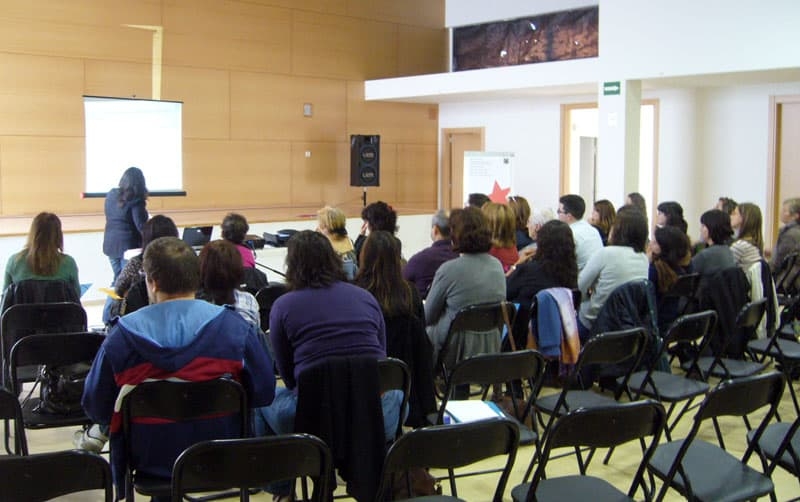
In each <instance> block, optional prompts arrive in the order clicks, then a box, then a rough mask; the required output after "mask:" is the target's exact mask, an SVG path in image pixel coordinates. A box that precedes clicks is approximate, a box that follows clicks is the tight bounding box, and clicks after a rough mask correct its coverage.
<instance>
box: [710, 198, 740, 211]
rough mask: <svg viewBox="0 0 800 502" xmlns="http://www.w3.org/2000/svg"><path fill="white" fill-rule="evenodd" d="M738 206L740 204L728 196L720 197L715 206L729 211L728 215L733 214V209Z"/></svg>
mask: <svg viewBox="0 0 800 502" xmlns="http://www.w3.org/2000/svg"><path fill="white" fill-rule="evenodd" d="M736 206H738V204H737V203H736V201H735V200H733V199H731V198H728V197H720V198H719V199H718V200H717V203H716V205H715V206H714V209H719V210H720V211H725V212H726V213H728V215H731V214H733V210H734V209H736Z"/></svg>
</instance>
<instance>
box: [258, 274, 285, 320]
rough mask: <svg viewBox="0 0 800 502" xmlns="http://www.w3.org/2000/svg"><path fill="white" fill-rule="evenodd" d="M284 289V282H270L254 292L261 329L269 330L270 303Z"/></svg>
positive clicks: (283, 291) (282, 292)
mask: <svg viewBox="0 0 800 502" xmlns="http://www.w3.org/2000/svg"><path fill="white" fill-rule="evenodd" d="M286 291H287V288H286V284H283V283H280V282H270V283H269V284H268V285H267V286H265V287H263V288H261V289H259V290H258V292H256V294H255V297H256V301H257V302H258V313H259V315H260V316H261V329H262V330H263V331H265V332H269V313H270V311H271V310H272V304H273V303H275V300H277V299H278V298H279V297H280V296H281V295H282V294H284V293H286Z"/></svg>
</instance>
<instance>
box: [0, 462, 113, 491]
mask: <svg viewBox="0 0 800 502" xmlns="http://www.w3.org/2000/svg"><path fill="white" fill-rule="evenodd" d="M0 478H2V479H3V482H2V483H0V500H25V501H27V502H39V501H45V500H53V499H56V498H58V497H61V496H64V495H67V494H70V493H76V492H82V491H85V490H103V491H104V498H103V500H105V501H106V502H112V500H114V489H113V482H112V480H111V467H110V466H109V465H108V462H106V460H105V459H104V458H103V457H101V456H99V455H95V454H93V453H89V452H85V451H81V450H69V451H59V452H54V453H39V454H36V455H28V456H7V457H0Z"/></svg>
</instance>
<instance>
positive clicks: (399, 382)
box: [378, 357, 411, 437]
mask: <svg viewBox="0 0 800 502" xmlns="http://www.w3.org/2000/svg"><path fill="white" fill-rule="evenodd" d="M378 374H379V378H380V388H381V394H383V393H384V392H387V391H390V390H399V391H401V392H402V393H403V400H402V401H401V403H400V412H399V414H398V416H399V417H402V416H403V413H404V411H405V409H406V406H407V405H408V399H409V396H410V394H411V372H410V370H409V369H408V365H407V364H406V363H404V362H403V361H401V360H400V359H394V358H392V357H387V358H386V359H381V360H379V361H378ZM402 434H403V421H402V419H401V420H398V421H397V434H396V435H395V437H400V436H401V435H402Z"/></svg>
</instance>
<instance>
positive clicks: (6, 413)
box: [0, 389, 28, 455]
mask: <svg viewBox="0 0 800 502" xmlns="http://www.w3.org/2000/svg"><path fill="white" fill-rule="evenodd" d="M0 418H2V419H3V420H4V421H5V438H6V439H5V441H6V452H7V453H8V454H9V455H27V454H28V441H27V439H26V437H25V426H24V423H23V420H22V408H21V407H20V405H19V401H18V400H17V396H16V395H14V394H12V393H11V392H10V391H8V390H6V389H0ZM12 420H13V421H14V429H13V436H14V448H13V450H12V449H11V445H10V439H11V435H12V430H11V423H10V422H11V421H12Z"/></svg>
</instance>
